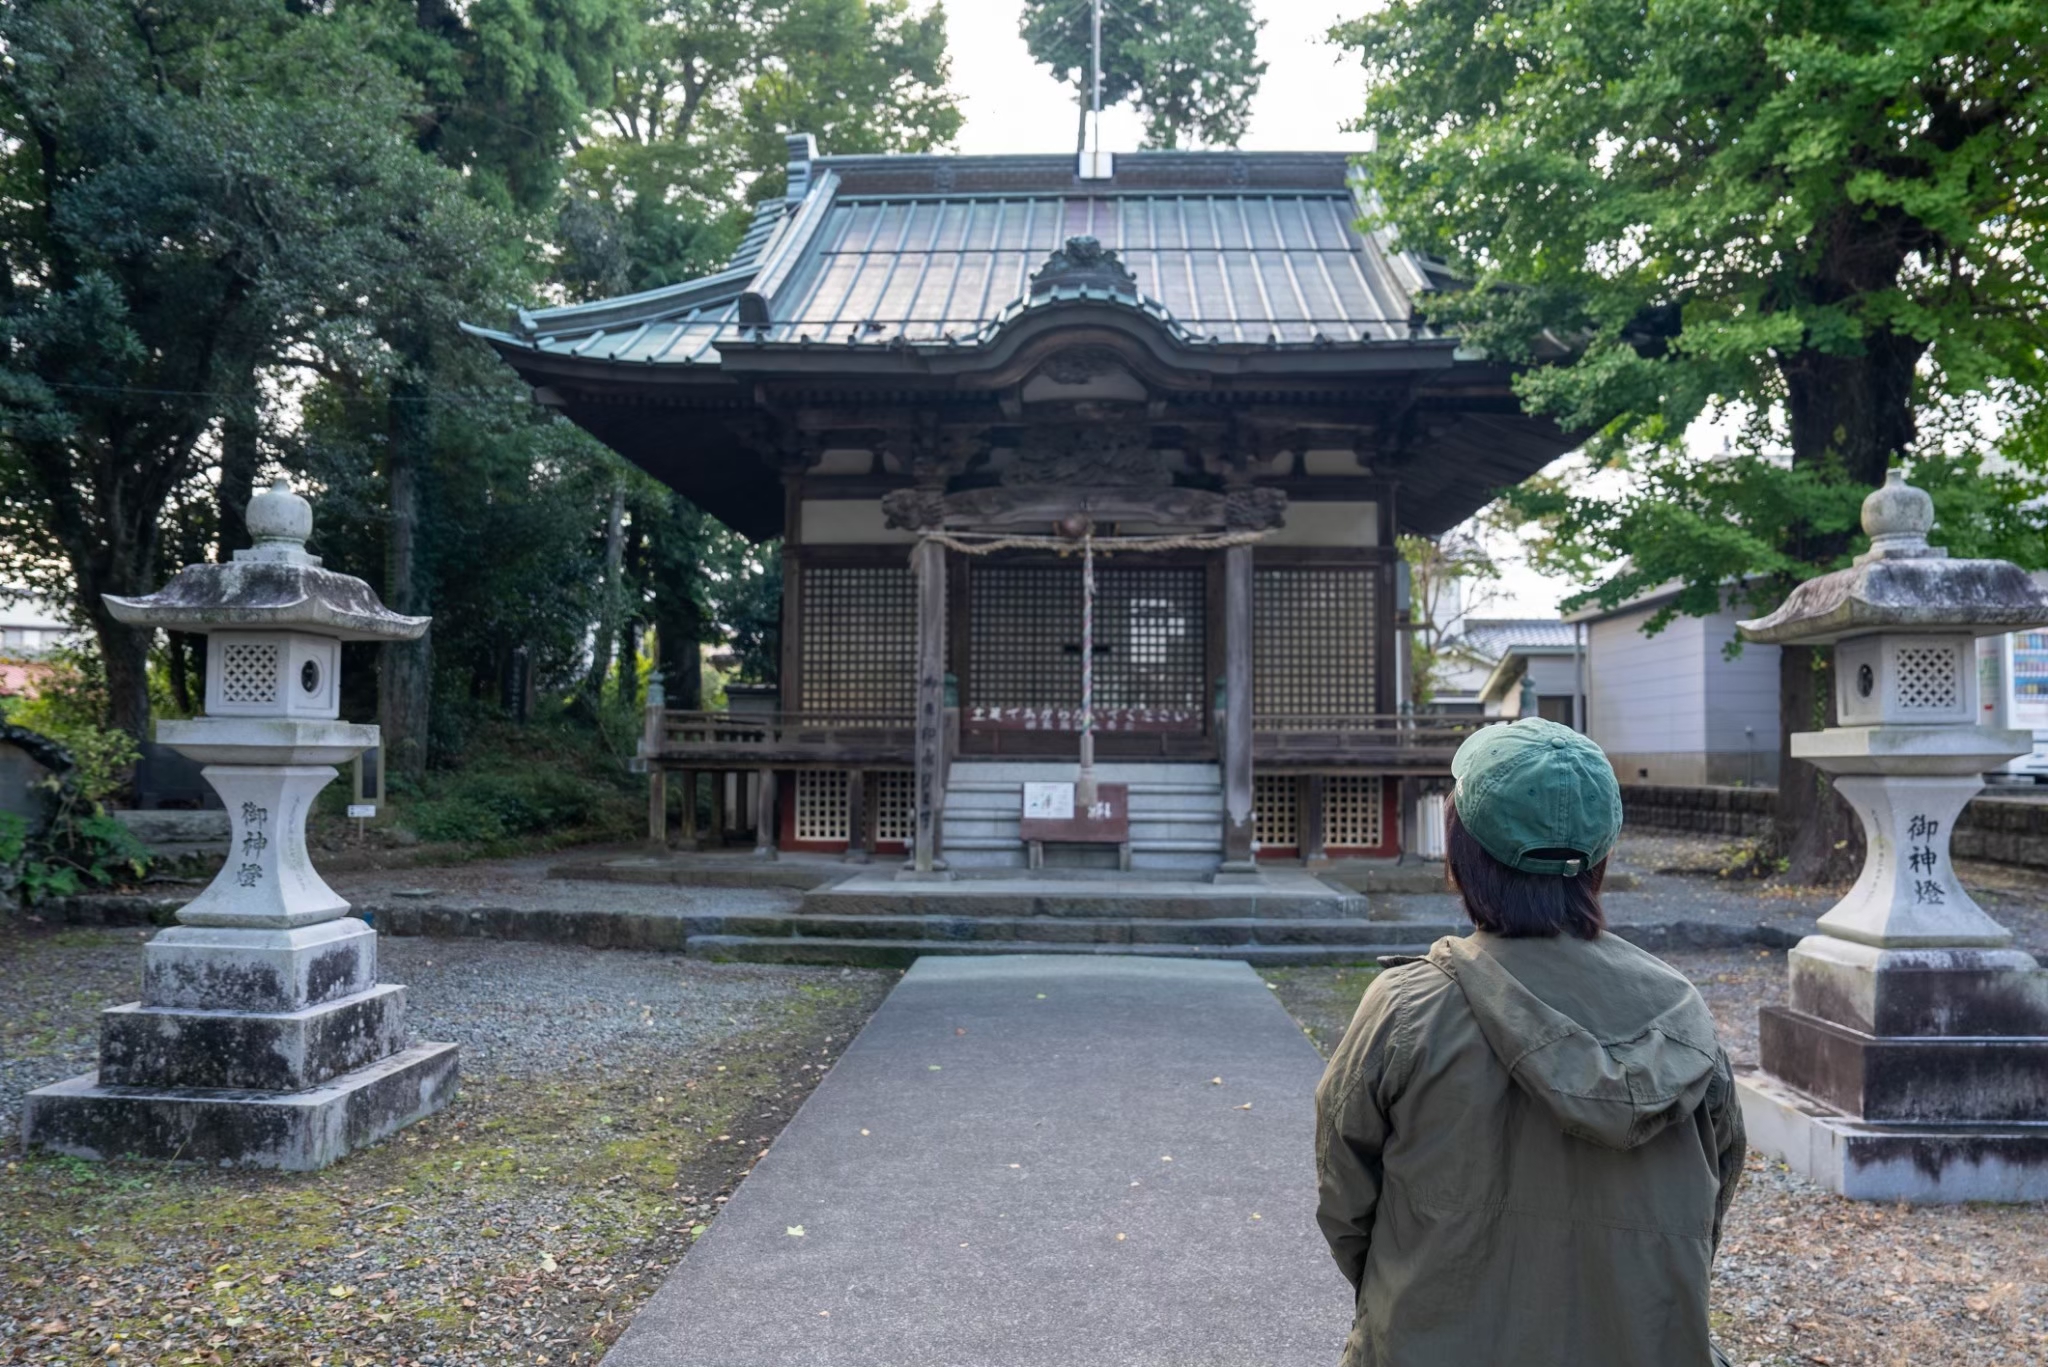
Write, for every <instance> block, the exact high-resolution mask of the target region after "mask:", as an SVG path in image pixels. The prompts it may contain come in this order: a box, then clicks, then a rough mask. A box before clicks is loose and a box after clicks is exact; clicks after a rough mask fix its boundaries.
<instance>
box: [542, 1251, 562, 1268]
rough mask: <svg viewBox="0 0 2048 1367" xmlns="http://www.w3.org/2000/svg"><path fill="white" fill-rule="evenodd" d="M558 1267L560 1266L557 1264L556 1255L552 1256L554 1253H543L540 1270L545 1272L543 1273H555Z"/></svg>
mask: <svg viewBox="0 0 2048 1367" xmlns="http://www.w3.org/2000/svg"><path fill="white" fill-rule="evenodd" d="M557 1266H558V1265H557V1264H556V1262H555V1255H554V1254H552V1253H543V1254H541V1255H540V1270H541V1271H543V1272H553V1271H555V1270H556V1268H557Z"/></svg>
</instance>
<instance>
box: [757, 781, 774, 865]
mask: <svg viewBox="0 0 2048 1367" xmlns="http://www.w3.org/2000/svg"><path fill="white" fill-rule="evenodd" d="M779 796H780V794H778V793H777V792H776V789H775V771H774V770H773V769H763V770H762V771H761V772H760V773H759V774H758V775H756V776H755V780H754V858H756V859H765V860H772V859H774V858H775V857H776V843H775V816H776V811H777V799H778V797H779Z"/></svg>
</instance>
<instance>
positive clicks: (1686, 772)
mask: <svg viewBox="0 0 2048 1367" xmlns="http://www.w3.org/2000/svg"><path fill="white" fill-rule="evenodd" d="M1676 592H1677V590H1676V589H1675V588H1673V589H1669V590H1664V591H1660V592H1657V593H1653V594H1650V595H1649V596H1647V597H1644V598H1640V599H1637V600H1636V601H1634V602H1631V603H1626V604H1623V605H1622V606H1620V607H1618V608H1613V609H1605V610H1603V609H1597V608H1595V609H1588V610H1586V611H1584V612H1580V613H1576V614H1574V615H1573V616H1572V617H1571V619H1570V620H1571V621H1572V622H1574V623H1577V624H1582V625H1583V627H1584V629H1585V632H1586V702H1587V706H1586V714H1587V716H1586V720H1587V732H1588V734H1589V735H1591V736H1592V737H1593V739H1594V740H1596V741H1598V742H1599V743H1600V746H1601V748H1602V749H1604V750H1606V751H1607V757H1608V758H1609V759H1610V760H1612V761H1613V762H1614V771H1615V773H1616V774H1617V775H1619V776H1620V778H1621V781H1622V782H1623V783H1660V784H1680V785H1697V784H1703V783H1712V784H1738V785H1742V786H1745V787H1759V786H1763V787H1768V786H1772V785H1775V784H1776V783H1777V781H1778V648H1777V647H1776V646H1757V645H1746V646H1744V647H1743V648H1742V651H1741V653H1740V654H1739V655H1737V656H1735V657H1734V658H1733V659H1730V658H1729V657H1728V654H1727V651H1726V647H1727V646H1728V644H1729V642H1731V641H1733V640H1734V639H1735V622H1736V619H1737V618H1738V617H1741V616H1744V615H1745V614H1744V613H1743V612H1741V611H1739V610H1736V609H1728V608H1724V609H1723V610H1722V611H1720V612H1717V613H1715V614H1714V615H1713V616H1711V617H1684V616H1681V617H1677V618H1674V619H1673V620H1672V621H1671V623H1670V625H1668V626H1666V627H1665V628H1664V629H1663V630H1662V631H1660V632H1658V633H1657V634H1656V635H1655V636H1645V635H1644V634H1643V624H1644V623H1645V622H1647V621H1648V620H1649V619H1650V617H1651V616H1652V615H1653V614H1654V613H1655V612H1656V611H1657V609H1658V608H1660V607H1662V606H1663V605H1664V604H1665V603H1667V602H1669V601H1670V600H1671V598H1672V597H1673V596H1674V595H1675V594H1676Z"/></svg>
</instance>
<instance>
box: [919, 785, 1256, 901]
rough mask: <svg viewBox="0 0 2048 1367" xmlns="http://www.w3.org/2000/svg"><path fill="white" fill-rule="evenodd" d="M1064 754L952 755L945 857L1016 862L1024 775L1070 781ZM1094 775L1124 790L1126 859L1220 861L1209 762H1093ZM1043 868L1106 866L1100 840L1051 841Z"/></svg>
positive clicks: (1110, 854)
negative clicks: (1051, 756) (1007, 757)
mask: <svg viewBox="0 0 2048 1367" xmlns="http://www.w3.org/2000/svg"><path fill="white" fill-rule="evenodd" d="M1075 767H1076V766H1075V765H1074V763H1073V762H1072V761H1070V760H1001V761H993V760H955V761H954V762H953V769H952V776H951V778H950V779H949V780H948V782H947V785H946V824H945V848H944V851H943V852H944V855H945V858H946V862H947V863H948V864H950V865H951V866H952V867H953V868H955V869H961V870H978V869H1021V868H1023V867H1024V866H1025V862H1026V860H1025V849H1024V839H1023V837H1022V836H1021V835H1019V834H1018V825H1019V822H1020V821H1021V820H1022V817H1023V808H1024V785H1025V784H1026V783H1071V782H1073V781H1074V772H1075ZM1095 777H1096V781H1097V782H1100V783H1122V784H1126V785H1128V786H1129V788H1130V791H1131V867H1132V868H1134V869H1150V870H1155V871H1159V872H1173V873H1193V874H1203V873H1212V872H1214V871H1215V869H1216V866H1217V865H1218V864H1220V863H1221V862H1222V859H1223V855H1222V845H1223V776H1222V774H1221V772H1220V771H1219V770H1218V768H1217V766H1216V765H1214V764H1165V763H1125V762H1114V763H1101V764H1097V765H1096V766H1095ZM1045 859H1046V866H1047V867H1048V868H1114V867H1115V866H1116V851H1115V850H1114V849H1112V848H1110V847H1108V846H1102V847H1100V848H1097V847H1092V846H1086V845H1069V846H1052V847H1049V848H1048V849H1047V850H1046V852H1045Z"/></svg>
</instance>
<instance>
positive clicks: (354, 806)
mask: <svg viewBox="0 0 2048 1367" xmlns="http://www.w3.org/2000/svg"><path fill="white" fill-rule="evenodd" d="M348 814H349V816H351V817H352V818H354V819H355V820H357V821H367V820H369V819H370V818H371V817H373V816H375V815H376V814H377V804H376V803H374V802H351V803H349V804H348Z"/></svg>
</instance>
